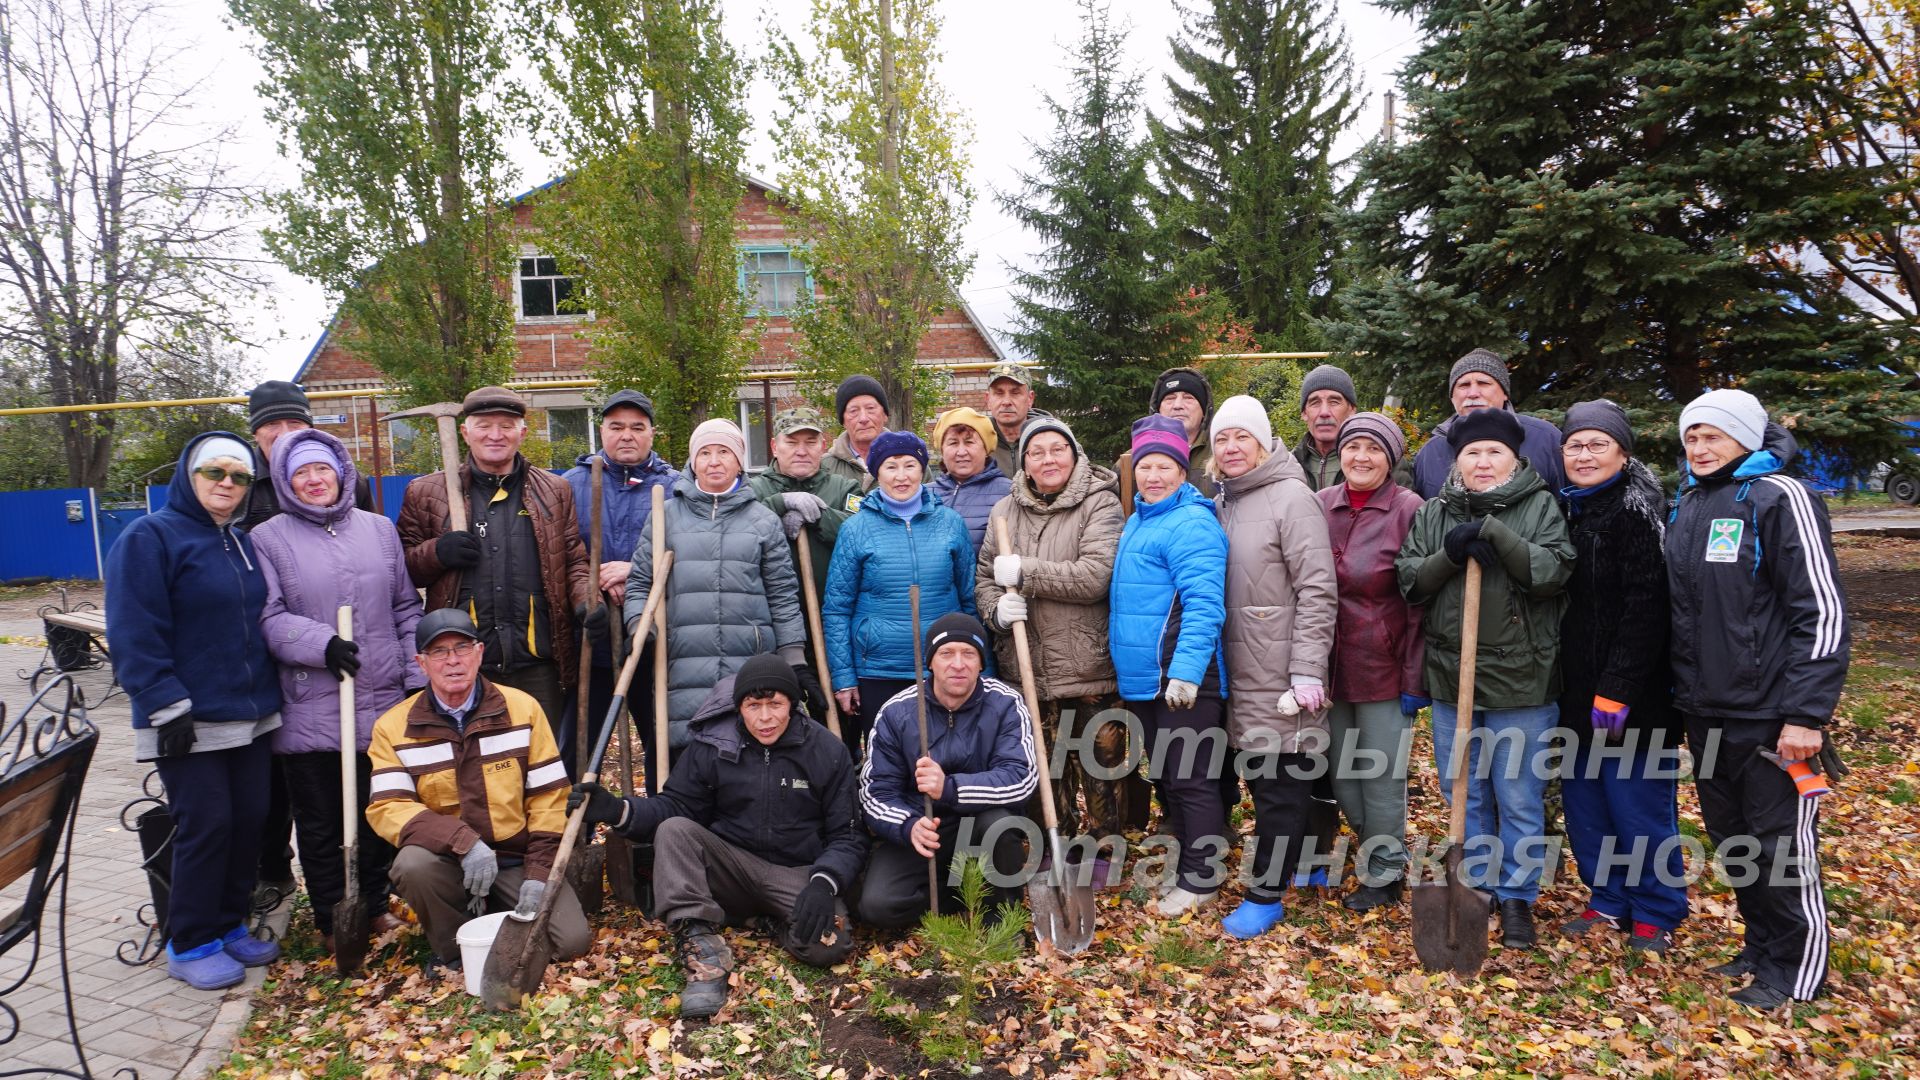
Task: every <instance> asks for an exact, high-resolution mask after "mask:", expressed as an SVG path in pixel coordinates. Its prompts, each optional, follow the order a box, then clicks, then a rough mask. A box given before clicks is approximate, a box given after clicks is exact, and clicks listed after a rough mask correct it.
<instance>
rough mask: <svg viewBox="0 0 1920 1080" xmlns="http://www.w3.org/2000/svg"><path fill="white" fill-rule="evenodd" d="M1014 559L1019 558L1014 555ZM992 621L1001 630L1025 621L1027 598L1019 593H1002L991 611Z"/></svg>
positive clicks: (1009, 628) (1011, 627)
mask: <svg viewBox="0 0 1920 1080" xmlns="http://www.w3.org/2000/svg"><path fill="white" fill-rule="evenodd" d="M1014 558H1016V559H1017V558H1019V556H1018V555H1015V556H1014ZM993 619H994V621H995V622H997V623H999V624H1000V628H1001V629H1003V630H1011V629H1013V624H1014V623H1017V622H1026V621H1027V598H1026V597H1024V596H1021V595H1020V594H1019V593H1002V594H1001V596H1000V603H999V604H997V605H996V606H995V607H994V609H993Z"/></svg>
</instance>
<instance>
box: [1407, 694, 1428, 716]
mask: <svg viewBox="0 0 1920 1080" xmlns="http://www.w3.org/2000/svg"><path fill="white" fill-rule="evenodd" d="M1431 704H1433V699H1432V698H1429V697H1421V696H1420V695H1419V694H1401V695H1400V715H1401V716H1417V715H1419V713H1420V710H1421V709H1424V708H1426V707H1427V706H1429V705H1431Z"/></svg>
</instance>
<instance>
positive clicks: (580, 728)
mask: <svg viewBox="0 0 1920 1080" xmlns="http://www.w3.org/2000/svg"><path fill="white" fill-rule="evenodd" d="M603 461H604V459H602V458H601V456H600V455H599V454H595V455H593V466H592V468H591V469H590V471H589V477H590V479H589V484H590V485H591V486H590V487H589V489H588V490H589V492H590V494H589V495H588V496H587V507H588V512H587V566H588V568H589V569H588V571H587V572H588V573H589V574H591V575H592V576H593V588H591V589H589V590H588V591H587V614H589V615H591V614H593V612H594V609H595V608H598V607H599V606H600V605H602V604H604V603H605V602H606V599H607V596H606V594H605V593H603V592H601V591H600V558H601V556H602V555H604V554H606V549H605V544H604V542H603V541H602V540H601V538H600V476H601V470H602V468H603V467H604V465H603ZM578 681H579V683H580V698H579V701H578V703H577V704H576V705H575V707H574V735H573V738H574V742H575V743H576V744H577V746H578V748H577V749H576V750H575V751H574V756H575V762H574V768H575V770H577V771H578V772H580V773H582V774H584V773H585V772H586V771H587V730H588V729H587V711H588V709H589V708H590V707H591V706H590V704H589V703H590V702H591V701H592V700H593V693H592V683H593V641H592V640H591V635H589V634H588V633H587V632H586V628H585V627H582V628H581V631H580V676H579V680H578ZM621 790H622V791H625V790H626V789H625V788H622V789H621Z"/></svg>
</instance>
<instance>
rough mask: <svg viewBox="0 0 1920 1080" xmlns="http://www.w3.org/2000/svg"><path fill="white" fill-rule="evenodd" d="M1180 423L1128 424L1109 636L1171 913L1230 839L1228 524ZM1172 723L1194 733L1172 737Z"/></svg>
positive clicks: (1206, 889)
mask: <svg viewBox="0 0 1920 1080" xmlns="http://www.w3.org/2000/svg"><path fill="white" fill-rule="evenodd" d="M1189 453H1190V451H1189V444H1188V441H1187V434H1186V428H1185V427H1183V426H1182V425H1181V423H1180V421H1178V420H1175V419H1172V418H1169V417H1165V416H1149V417H1146V418H1145V419H1142V420H1138V421H1135V422H1134V425H1133V456H1132V468H1133V484H1134V496H1133V505H1134V510H1135V513H1134V514H1133V516H1131V517H1129V518H1128V519H1127V525H1126V529H1125V530H1124V531H1122V532H1121V534H1120V549H1119V552H1118V553H1117V554H1116V555H1115V556H1114V563H1113V586H1112V588H1111V590H1110V592H1109V596H1108V600H1109V614H1108V617H1107V635H1108V639H1109V640H1110V642H1111V644H1112V648H1113V666H1114V670H1115V672H1116V673H1117V674H1118V675H1119V681H1120V697H1121V698H1122V699H1124V700H1126V701H1131V702H1140V703H1142V704H1143V705H1144V706H1145V712H1146V717H1145V719H1146V724H1147V736H1148V739H1149V742H1148V745H1149V746H1150V747H1151V750H1150V752H1149V754H1148V757H1149V759H1150V760H1151V762H1152V775H1153V779H1154V781H1155V783H1156V784H1157V785H1158V786H1159V790H1160V806H1161V810H1162V812H1163V813H1164V814H1165V816H1166V827H1167V831H1168V832H1170V833H1171V834H1172V835H1173V837H1174V839H1175V841H1177V842H1178V844H1179V857H1178V861H1179V874H1178V878H1177V880H1176V881H1175V882H1174V883H1173V884H1172V886H1171V887H1170V888H1169V889H1168V890H1167V891H1166V893H1165V894H1164V895H1163V896H1161V898H1160V900H1159V901H1158V903H1157V904H1156V905H1155V910H1156V911H1157V912H1158V913H1159V914H1160V915H1162V916H1164V917H1166V918H1177V917H1179V916H1180V915H1181V914H1183V913H1185V912H1188V911H1192V910H1194V909H1196V908H1199V907H1201V906H1202V905H1204V904H1206V903H1208V902H1210V901H1211V900H1212V899H1213V898H1214V896H1215V895H1216V894H1217V893H1218V892H1219V889H1220V886H1221V884H1222V883H1223V878H1224V873H1223V872H1222V871H1223V869H1224V859H1225V856H1226V852H1227V848H1228V846H1229V840H1228V833H1227V829H1228V825H1227V807H1226V803H1225V802H1224V800H1223V799H1222V798H1221V784H1220V780H1219V777H1220V775H1221V774H1220V771H1219V770H1220V769H1221V768H1224V767H1226V763H1227V754H1226V747H1227V739H1226V729H1225V727H1224V724H1223V720H1224V711H1225V710H1224V703H1225V700H1224V699H1225V698H1226V696H1227V672H1226V657H1225V655H1224V654H1223V653H1222V652H1221V645H1220V628H1221V626H1222V624H1223V623H1224V622H1225V621H1226V578H1227V534H1226V532H1225V531H1224V530H1222V529H1221V527H1220V522H1219V521H1218V520H1217V519H1216V518H1215V516H1214V506H1213V503H1212V501H1210V500H1208V499H1207V498H1205V497H1204V496H1202V495H1201V494H1200V492H1199V490H1198V489H1196V488H1195V487H1194V486H1193V485H1192V484H1189V483H1187V461H1188V455H1189ZM1176 731H1186V732H1190V733H1192V736H1197V737H1181V738H1178V739H1175V738H1173V737H1172V736H1173V733H1174V732H1176Z"/></svg>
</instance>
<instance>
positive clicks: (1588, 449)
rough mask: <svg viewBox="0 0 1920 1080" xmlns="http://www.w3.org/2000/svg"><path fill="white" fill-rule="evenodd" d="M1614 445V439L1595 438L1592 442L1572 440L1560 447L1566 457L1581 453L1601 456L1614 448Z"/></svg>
mask: <svg viewBox="0 0 1920 1080" xmlns="http://www.w3.org/2000/svg"><path fill="white" fill-rule="evenodd" d="M1613 445H1614V444H1613V440H1612V439H1595V440H1593V441H1592V442H1583V443H1582V442H1570V443H1566V444H1564V445H1562V446H1561V447H1560V453H1561V455H1562V456H1565V457H1579V456H1580V455H1581V454H1592V455H1593V456H1594V457H1599V456H1600V455H1602V454H1604V453H1606V452H1607V451H1609V450H1611V449H1613Z"/></svg>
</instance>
